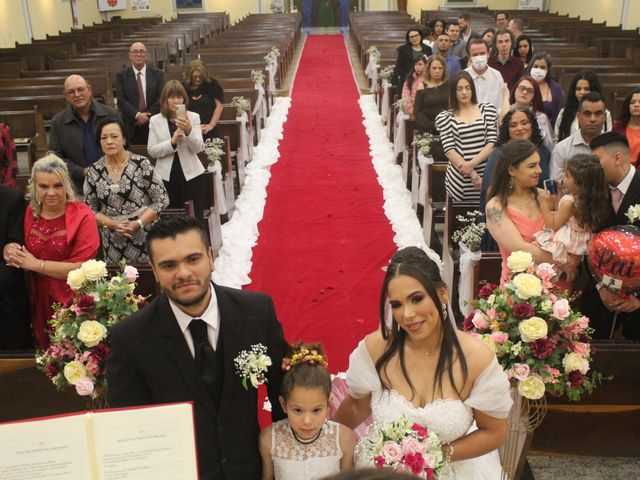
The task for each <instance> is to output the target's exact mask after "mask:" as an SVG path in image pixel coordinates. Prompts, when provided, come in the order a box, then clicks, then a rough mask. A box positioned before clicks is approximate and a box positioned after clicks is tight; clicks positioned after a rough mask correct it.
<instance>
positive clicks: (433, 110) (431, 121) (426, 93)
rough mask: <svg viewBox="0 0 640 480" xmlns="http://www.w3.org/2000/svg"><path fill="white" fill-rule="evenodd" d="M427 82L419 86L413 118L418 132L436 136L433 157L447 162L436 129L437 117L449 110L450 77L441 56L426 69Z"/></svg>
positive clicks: (429, 61)
mask: <svg viewBox="0 0 640 480" xmlns="http://www.w3.org/2000/svg"><path fill="white" fill-rule="evenodd" d="M425 71H426V81H425V82H424V83H423V84H422V85H418V90H417V92H416V101H415V105H414V109H413V117H414V119H415V121H416V126H417V127H418V130H419V131H420V132H423V133H430V134H432V135H433V136H434V142H433V143H432V144H431V152H430V154H431V156H432V157H433V159H434V160H435V161H436V162H446V161H447V157H446V156H445V154H444V150H443V149H442V142H441V141H440V136H439V133H438V129H437V128H436V117H437V116H438V114H439V113H440V112H444V111H445V110H448V109H449V89H450V87H449V75H448V72H447V64H446V63H445V61H444V59H443V58H442V57H440V56H437V57H430V58H429V60H427V65H426V67H425Z"/></svg>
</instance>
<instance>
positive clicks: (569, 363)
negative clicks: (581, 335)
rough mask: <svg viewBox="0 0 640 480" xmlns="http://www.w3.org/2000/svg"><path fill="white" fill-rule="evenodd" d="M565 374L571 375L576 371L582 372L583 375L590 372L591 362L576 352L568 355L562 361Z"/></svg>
mask: <svg viewBox="0 0 640 480" xmlns="http://www.w3.org/2000/svg"><path fill="white" fill-rule="evenodd" d="M562 366H563V367H564V372H565V373H569V372H573V371H574V370H580V373H582V374H583V375H584V374H585V373H587V372H588V371H589V362H588V361H587V360H586V359H585V358H584V357H582V356H581V355H578V354H577V353H575V352H571V353H567V354H566V355H565V356H564V358H563V359H562Z"/></svg>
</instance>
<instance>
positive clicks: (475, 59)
mask: <svg viewBox="0 0 640 480" xmlns="http://www.w3.org/2000/svg"><path fill="white" fill-rule="evenodd" d="M469 59H470V60H471V65H470V66H469V67H467V68H466V69H465V71H467V72H469V74H470V75H471V78H473V83H474V85H475V87H476V95H477V96H478V103H490V104H492V105H493V106H494V107H496V110H497V112H498V116H500V113H501V112H502V106H503V102H504V81H503V80H502V75H501V74H500V72H498V71H497V70H496V69H494V68H491V67H490V66H489V64H488V62H489V50H488V48H487V44H486V43H484V41H483V40H482V39H480V38H472V39H471V41H470V42H469Z"/></svg>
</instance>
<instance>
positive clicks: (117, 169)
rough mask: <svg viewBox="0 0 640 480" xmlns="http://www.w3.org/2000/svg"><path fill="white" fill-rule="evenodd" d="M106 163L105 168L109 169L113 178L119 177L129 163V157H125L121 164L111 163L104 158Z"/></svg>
mask: <svg viewBox="0 0 640 480" xmlns="http://www.w3.org/2000/svg"><path fill="white" fill-rule="evenodd" d="M105 160H106V161H107V162H106V163H107V166H108V167H109V169H110V170H111V173H112V175H113V176H114V177H116V176H119V175H120V174H121V173H122V172H123V171H124V169H125V168H126V166H127V163H129V155H127V156H126V157H125V159H124V161H123V162H115V163H114V162H113V161H112V160H111V159H109V158H106V159H105Z"/></svg>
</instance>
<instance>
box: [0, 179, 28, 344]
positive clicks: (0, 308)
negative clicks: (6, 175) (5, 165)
mask: <svg viewBox="0 0 640 480" xmlns="http://www.w3.org/2000/svg"><path fill="white" fill-rule="evenodd" d="M24 211H25V203H24V195H23V194H22V192H21V191H19V190H15V189H13V188H10V187H7V186H6V185H0V248H2V253H3V254H2V258H0V332H1V333H0V350H14V349H23V348H32V347H33V338H32V336H31V321H30V318H29V297H28V296H27V287H26V283H25V278H24V271H23V270H21V269H19V268H13V267H9V266H7V261H8V260H9V258H8V251H9V250H10V249H8V248H5V247H7V246H8V245H9V244H14V245H15V244H18V245H22V244H23V243H24V235H23V229H24Z"/></svg>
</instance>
